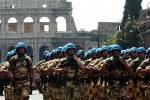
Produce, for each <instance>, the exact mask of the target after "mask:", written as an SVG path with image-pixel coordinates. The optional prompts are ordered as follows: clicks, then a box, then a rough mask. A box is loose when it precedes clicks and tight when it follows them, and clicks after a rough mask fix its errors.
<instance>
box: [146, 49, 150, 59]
mask: <svg viewBox="0 0 150 100" xmlns="http://www.w3.org/2000/svg"><path fill="white" fill-rule="evenodd" d="M146 54H147V56H148V57H150V47H149V48H148V49H147V51H146Z"/></svg>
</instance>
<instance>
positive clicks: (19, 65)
mask: <svg viewBox="0 0 150 100" xmlns="http://www.w3.org/2000/svg"><path fill="white" fill-rule="evenodd" d="M26 50H27V46H26V44H25V43H23V42H19V43H18V44H17V45H16V52H17V54H16V55H15V56H13V57H11V58H10V60H9V65H10V66H9V68H8V70H9V76H10V80H11V81H12V82H13V88H14V90H13V100H29V94H30V86H31V85H30V79H29V77H31V79H32V81H31V84H32V86H33V87H35V86H36V85H35V77H34V72H33V69H32V60H31V58H30V57H29V56H27V55H26V54H25V53H26Z"/></svg>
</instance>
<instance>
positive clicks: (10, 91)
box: [3, 50, 16, 100]
mask: <svg viewBox="0 0 150 100" xmlns="http://www.w3.org/2000/svg"><path fill="white" fill-rule="evenodd" d="M15 54H16V50H12V51H10V52H8V53H7V60H6V61H5V62H4V63H3V69H4V70H5V71H6V72H7V73H6V75H5V77H6V78H5V80H3V82H4V83H6V84H5V87H4V93H5V100H13V98H12V95H13V87H12V84H11V83H10V78H9V71H8V67H9V62H8V61H9V59H10V58H11V57H12V56H14V55H15Z"/></svg>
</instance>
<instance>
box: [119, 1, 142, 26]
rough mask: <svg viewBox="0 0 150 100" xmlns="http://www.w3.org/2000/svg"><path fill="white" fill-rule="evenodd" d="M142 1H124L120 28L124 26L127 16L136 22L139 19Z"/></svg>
mask: <svg viewBox="0 0 150 100" xmlns="http://www.w3.org/2000/svg"><path fill="white" fill-rule="evenodd" d="M141 2H142V0H126V3H125V6H124V13H123V20H122V27H124V26H125V23H126V20H127V19H128V15H129V14H130V15H131V19H133V17H135V18H134V19H135V20H137V19H138V18H139V13H140V11H141V9H142V7H141Z"/></svg>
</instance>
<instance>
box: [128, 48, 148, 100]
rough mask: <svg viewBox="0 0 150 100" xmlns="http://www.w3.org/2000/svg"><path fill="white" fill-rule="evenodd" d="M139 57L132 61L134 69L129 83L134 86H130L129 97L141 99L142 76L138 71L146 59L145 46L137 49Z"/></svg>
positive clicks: (131, 64) (131, 65)
mask: <svg viewBox="0 0 150 100" xmlns="http://www.w3.org/2000/svg"><path fill="white" fill-rule="evenodd" d="M137 54H138V57H137V58H136V59H135V60H133V61H131V62H130V67H131V69H132V70H133V72H134V73H133V75H132V76H130V79H129V84H131V85H132V86H130V87H129V94H131V95H130V96H129V98H130V99H131V98H132V99H141V98H142V93H141V91H140V88H141V87H140V84H141V83H140V76H139V75H138V73H137V72H136V70H137V68H138V67H139V66H140V64H141V63H142V62H143V61H144V60H145V55H146V50H145V48H144V47H139V48H138V49H137Z"/></svg>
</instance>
